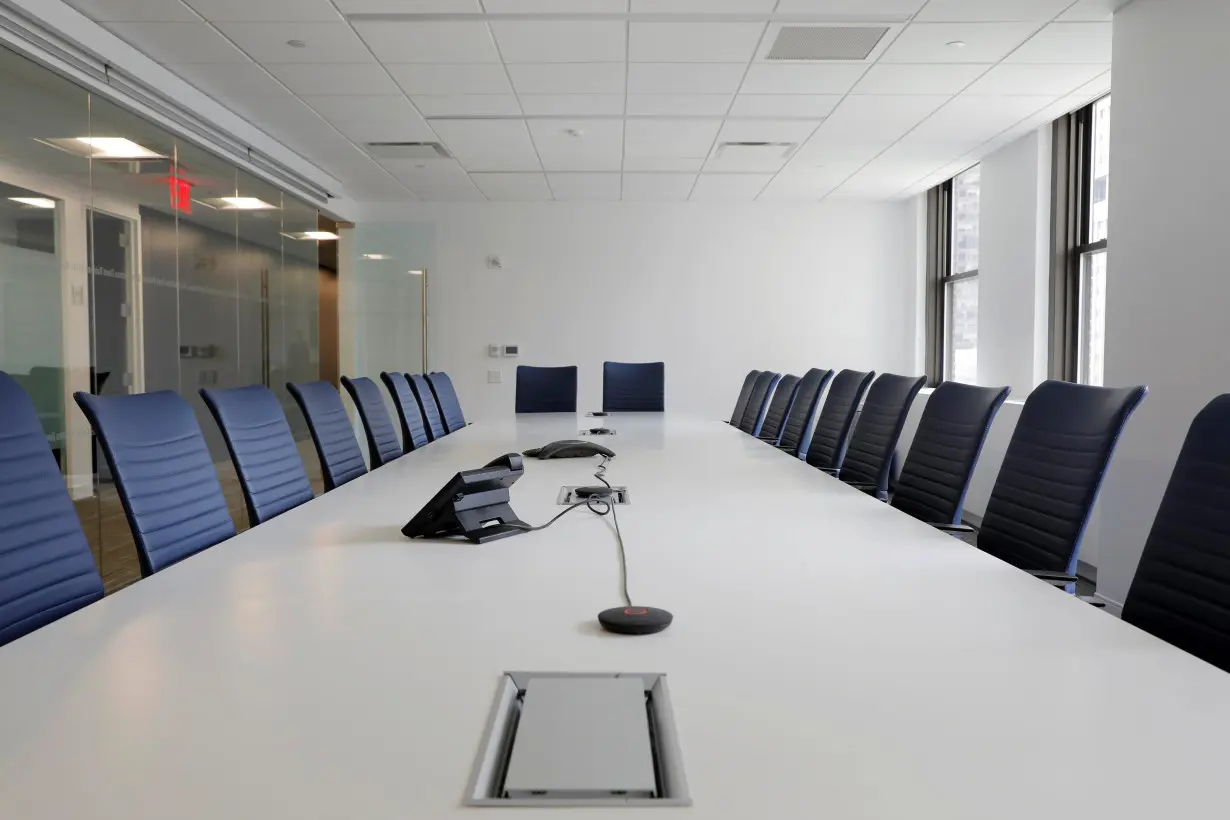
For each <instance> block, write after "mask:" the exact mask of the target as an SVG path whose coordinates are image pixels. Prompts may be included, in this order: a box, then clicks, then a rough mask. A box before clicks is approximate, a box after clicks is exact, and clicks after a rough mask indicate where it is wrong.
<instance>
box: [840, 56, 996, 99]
mask: <svg viewBox="0 0 1230 820" xmlns="http://www.w3.org/2000/svg"><path fill="white" fill-rule="evenodd" d="M990 67H991V66H990V65H989V64H986V63H922V64H917V65H911V64H908V63H880V64H878V65H873V66H872V67H871V69H870V70H869V71H868V72H867V75H866V76H865V77H863V79H861V80H859V82H858V85H856V86H854V90H853V91H851V92H850V93H851V94H959V93H961V91H962V90H963V89H964V88H965V87H966V86H967V85H969V84H970V83H972V82H973V81H974V80H976V79H978V77H979V76H980V75H981V74H983V73H984V72H985V71H986V70H987V69H988V68H990Z"/></svg>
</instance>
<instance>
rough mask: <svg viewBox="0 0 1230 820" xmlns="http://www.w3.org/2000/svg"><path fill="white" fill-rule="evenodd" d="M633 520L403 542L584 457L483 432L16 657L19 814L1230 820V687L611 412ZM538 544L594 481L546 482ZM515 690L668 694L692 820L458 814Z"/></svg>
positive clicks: (27, 646) (3, 731)
mask: <svg viewBox="0 0 1230 820" xmlns="http://www.w3.org/2000/svg"><path fill="white" fill-rule="evenodd" d="M610 424H611V426H613V427H615V428H616V429H617V430H618V431H619V434H618V435H616V436H614V437H609V438H603V439H600V441H601V442H602V443H604V444H606V445H608V446H610V447H611V448H612V449H614V450H615V451H616V452H617V453H618V454H619V455H618V457H617V458H616V459H615V460H614V461H613V462H612V464H611V466H610V470H609V473H608V478H609V479H610V480H611V481H612V482H614V483H617V484H627V485H628V486H629V487H630V490H631V495H632V504H631V505H630V506H628V507H624V508H621V512H620V523H621V525H622V527H623V531H624V536H625V540H626V543H627V549H628V560H629V564H630V571H631V576H630V578H631V592H632V596H633V599H634V600H635V601H636V602H637V603H643V604H648V605H653V606H661V607H666V608H668V609H670V610H672V611H673V612H674V613H675V618H676V620H675V623H674V625H673V626H671V627H670V629H668V630H667V631H666V632H663V633H661V634H659V635H655V636H648V637H624V636H613V635H608V634H605V633H602V632H601V631H599V629H598V627H597V625H596V623H595V620H594V617H595V615H596V614H597V613H598V611H599V610H601V609H604V608H606V607H610V606H615V605H618V604H619V603H620V600H619V592H618V565H617V556H616V548H615V541H614V537H613V534H612V532H611V530H610V529H609V524H608V521H607V520H606V519H603V518H599V517H597V516H594V515H592V514H590V513H588V512H587V511H585V510H580V509H579V510H576V511H575V512H573V513H570V514H569V515H568V516H567V517H565V518H564V519H563V520H561V521H560V522H559V523H557V524H556V525H555V526H554V527H552V528H551V529H549V530H546V531H543V532H537V533H532V534H527V535H523V536H517V537H514V538H509V539H505V540H501V541H496V542H493V543H490V544H486V545H482V546H476V545H471V544H469V543H457V544H447V543H427V542H420V541H415V542H412V541H408V540H406V539H404V538H403V537H402V536H401V535H400V532H399V531H400V528H401V526H402V525H403V524H404V523H405V522H406V520H407V519H408V518H409V517H410V515H411V514H412V513H413V512H414V511H415V510H417V509H418V508H419V506H420V505H421V504H422V503H423V502H424V501H425V500H426V499H427V498H429V497H430V496H431V495H432V493H434V492H435V491H436V490H437V489H438V488H439V487H440V486H441V484H442V483H443V482H444V481H445V480H446V479H447V478H448V477H449V476H450V475H451V474H452V473H454V472H455V471H456V470H458V469H464V468H472V467H477V466H481V465H482V464H484V463H485V462H486V461H488V460H490V459H491V458H493V457H495V456H497V455H499V454H501V453H504V452H507V451H510V450H514V449H516V450H520V449H524V448H526V447H530V446H534V445H538V444H542V443H545V442H547V441H549V440H552V439H557V438H565V437H575V434H576V430H577V428H578V426H579V422H578V420H577V419H575V418H574V417H571V416H569V417H564V418H561V417H558V416H549V417H539V418H527V417H522V418H521V419H519V420H518V421H517V422H516V423H515V424H514V422H513V421H511V420H510V421H508V422H506V423H503V424H500V423H484V424H479V425H475V426H473V427H470V428H468V429H466V430H463V431H461V432H459V433H456V434H454V435H452V436H449V437H448V438H446V439H444V440H443V441H441V442H437V443H435V444H432V445H430V446H429V447H427V448H426V449H424V450H422V451H420V452H417V453H413V454H411V455H409V456H407V457H405V458H402V459H399V460H398V461H396V462H394V463H392V464H390V465H388V466H386V467H384V468H381V469H380V470H377V471H376V472H374V473H373V474H371V475H370V476H367V477H365V478H362V479H359V480H357V481H355V482H353V483H351V484H349V485H346V486H345V487H342V488H341V489H339V490H337V491H335V492H333V493H330V494H328V495H327V496H324V497H322V498H320V499H317V500H315V501H313V502H311V503H309V504H307V505H306V506H304V507H301V508H300V509H298V510H296V511H294V512H292V513H290V514H287V515H285V516H283V517H281V518H278V519H275V520H274V521H272V522H270V523H267V524H263V525H261V526H260V527H257V528H256V529H255V530H253V531H250V532H247V533H245V534H243V535H240V536H239V537H237V538H235V539H233V540H231V541H229V542H227V543H225V544H222V545H219V546H218V547H215V548H213V549H211V550H209V551H207V552H206V553H204V554H202V555H199V556H197V557H194V558H192V559H189V560H188V561H186V562H184V563H182V564H180V565H177V566H174V567H172V568H170V569H168V570H166V571H164V572H161V573H159V574H158V575H157V576H155V577H153V578H151V579H147V580H144V581H141V582H140V583H138V584H136V585H135V586H133V587H130V588H129V589H126V590H124V591H123V592H120V593H119V594H117V595H114V596H111V597H109V598H107V599H105V600H104V601H102V602H100V603H98V604H95V605H94V606H91V607H89V608H87V609H85V610H83V611H82V612H79V613H77V614H75V615H73V616H70V617H69V618H67V619H64V620H62V621H60V622H58V623H56V624H53V625H51V626H49V627H47V628H45V629H43V630H41V631H39V632H38V633H36V634H34V635H32V636H29V637H27V638H24V639H22V640H19V641H17V642H16V643H14V644H11V645H9V646H8V647H5V648H3V649H0V817H3V818H5V820H68V819H69V818H71V819H72V820H90V819H92V818H125V820H145V819H146V818H149V819H150V820H170V819H172V818H173V819H174V820H204V818H210V819H211V820H213V819H214V818H261V820H283V819H285V820H309V818H321V819H322V820H323V819H324V818H330V819H332V818H339V819H340V818H345V819H346V820H360V818H371V819H373V820H375V819H376V818H380V819H382V820H383V818H444V817H451V816H459V815H461V814H463V813H464V814H466V815H473V816H476V817H483V816H484V815H483V813H484V812H507V811H515V812H516V817H517V818H518V820H537V819H538V818H560V817H564V816H577V817H584V818H587V820H591V819H592V820H605V818H629V817H632V816H644V817H660V816H662V815H661V814H659V812H666V813H671V812H686V813H688V814H689V815H690V816H696V817H705V818H731V820H734V819H735V818H738V820H745V819H747V818H808V820H814V819H815V818H843V820H849V819H851V818H902V819H903V820H907V819H908V820H920V819H922V820H956V819H957V818H971V820H975V819H976V820H991V819H994V820H1017V819H1018V818H1019V820H1038V818H1054V817H1064V818H1067V817H1072V818H1089V817H1106V818H1109V820H1126V819H1127V818H1150V820H1153V818H1158V817H1168V818H1187V817H1213V816H1224V814H1225V812H1226V811H1228V810H1230V809H1227V806H1228V805H1230V797H1227V792H1226V787H1225V780H1226V756H1225V751H1226V748H1227V742H1228V738H1230V675H1227V674H1225V673H1223V672H1221V671H1219V670H1217V669H1214V668H1213V667H1211V666H1208V665H1206V664H1204V663H1203V662H1201V661H1198V660H1196V659H1194V658H1192V657H1190V656H1188V655H1186V654H1184V653H1182V652H1180V651H1178V650H1176V649H1174V648H1172V647H1170V646H1168V645H1166V644H1164V643H1162V642H1160V641H1157V640H1155V639H1153V638H1152V637H1150V636H1148V635H1146V634H1144V633H1142V632H1140V631H1138V630H1136V629H1135V628H1133V627H1131V626H1128V625H1126V624H1123V623H1121V622H1119V621H1118V620H1116V619H1115V618H1113V617H1111V616H1110V615H1107V614H1106V613H1104V612H1100V611H1098V610H1095V609H1093V608H1092V607H1089V606H1087V605H1085V604H1082V603H1080V602H1078V601H1076V600H1074V599H1072V598H1070V597H1068V596H1065V595H1064V594H1062V593H1061V592H1059V591H1056V590H1054V589H1052V588H1051V587H1049V586H1048V585H1046V584H1044V583H1041V582H1039V581H1035V580H1033V579H1031V578H1028V577H1027V576H1025V575H1024V574H1022V573H1020V572H1017V571H1016V570H1013V569H1011V568H1009V567H1008V566H1006V565H1003V564H1001V563H999V562H998V561H996V560H994V559H992V558H990V557H988V556H985V555H983V554H981V553H979V552H978V551H977V550H975V549H973V548H971V547H969V546H966V545H963V544H961V543H960V542H958V541H956V540H954V539H952V538H950V537H948V536H945V535H942V534H940V533H938V532H935V531H933V530H931V529H930V528H928V527H927V526H925V525H923V524H921V523H919V522H917V521H914V520H912V519H910V518H908V517H906V516H904V515H901V514H899V513H897V512H896V511H894V510H892V509H890V508H888V507H887V506H885V505H883V504H881V503H879V502H877V501H875V500H873V499H871V498H869V497H867V496H864V495H862V494H860V493H858V492H855V491H854V490H851V489H849V488H847V487H844V486H842V485H841V484H840V483H839V482H837V481H835V480H833V479H831V478H829V477H827V476H824V475H822V474H820V473H819V472H817V471H816V470H814V469H812V468H811V467H809V466H807V465H806V464H804V463H802V462H799V461H797V460H792V459H791V458H789V457H788V456H785V455H782V454H780V453H778V452H776V451H774V450H773V449H771V448H770V447H768V446H766V445H764V444H761V443H759V442H756V441H754V440H752V439H751V438H749V437H748V436H746V435H744V434H742V433H740V432H738V431H737V430H735V429H733V428H729V427H727V426H726V425H723V424H721V423H719V422H713V421H697V420H683V419H677V418H673V417H668V418H665V419H663V418H662V417H660V416H643V417H636V416H616V417H613V418H612V419H611V420H610ZM526 466H527V470H526V474H525V476H524V477H523V478H522V479H521V480H520V481H519V482H518V483H517V484H516V485H515V486H514V487H513V490H512V497H513V505H514V508H515V509H516V510H517V512H518V513H519V514H520V515H521V516H522V517H523V518H525V519H526V520H528V521H530V522H533V523H541V522H544V521H546V520H547V518H548V517H549V516H551V515H552V514H554V513H555V512H556V511H558V509H559V508H558V507H556V506H555V503H554V502H555V497H556V493H557V491H558V489H559V487H560V486H561V485H563V484H583V483H591V482H590V476H591V473H592V472H593V468H594V466H596V459H595V460H587V461H579V460H565V461H553V462H538V461H527V465H526ZM505 670H536V671H537V670H569V671H631V672H665V673H667V674H668V675H669V681H670V687H671V694H672V700H673V702H674V706H675V711H676V719H677V722H678V726H679V730H680V744H681V747H682V753H683V759H684V764H685V767H686V773H687V777H688V780H689V785H690V788H691V793H692V798H693V802H694V805H693V806H692V807H691V808H690V809H663V808H651V809H650V808H647V809H628V808H619V809H592V808H587V809H515V810H509V809H481V808H465V807H463V806H462V805H461V801H462V799H463V796H464V791H465V787H466V784H467V780H468V777H469V775H470V770H471V765H472V763H473V761H474V757H475V753H476V751H477V749H478V745H479V742H480V738H481V734H482V730H483V723H484V720H485V718H486V717H487V715H488V710H489V707H490V706H491V703H492V699H493V697H494V695H495V692H496V688H497V685H498V684H499V680H500V674H501V673H502V672H503V671H505Z"/></svg>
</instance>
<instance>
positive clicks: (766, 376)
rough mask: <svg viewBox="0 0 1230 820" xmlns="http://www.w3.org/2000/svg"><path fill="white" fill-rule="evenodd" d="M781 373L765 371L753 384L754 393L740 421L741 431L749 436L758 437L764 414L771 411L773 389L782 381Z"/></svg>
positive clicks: (750, 396)
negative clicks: (757, 431)
mask: <svg viewBox="0 0 1230 820" xmlns="http://www.w3.org/2000/svg"><path fill="white" fill-rule="evenodd" d="M781 377H782V374H781V373H773V372H772V371H769V370H765V371H763V372H762V373H760V374H759V375H757V376H756V381H754V382H752V392H751V395H749V396H748V398H747V407H746V409H744V411H743V418H741V419H740V420H739V429H740V430H742V431H743V432H745V433H747V434H749V435H753V436H754V435H756V430H757V428H759V427H760V424H761V422H762V421H763V420H764V414H765V412H766V411H767V410H768V409H769V399H771V398H772V397H773V388H774V387H776V386H777V382H778V381H779V380H780V379H781Z"/></svg>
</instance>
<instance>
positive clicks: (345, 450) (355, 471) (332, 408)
mask: <svg viewBox="0 0 1230 820" xmlns="http://www.w3.org/2000/svg"><path fill="white" fill-rule="evenodd" d="M286 389H287V390H289V391H290V394H291V395H292V396H294V397H295V401H296V402H298V404H299V409H300V410H302V411H303V417H304V418H305V419H307V424H308V431H309V432H311V434H312V443H313V444H315V445H316V455H317V456H318V457H319V458H320V472H321V473H322V476H323V478H324V484H325V492H329V491H330V490H333V489H336V488H338V487H340V486H342V485H343V484H345V483H346V482H347V481H353V480H354V479H356V478H358V477H359V476H361V475H364V474H365V473H366V472H367V465H366V464H364V463H363V451H362V450H360V449H359V441H358V439H356V438H355V436H354V428H353V427H351V426H350V416H348V415H346V408H345V407H344V406H343V405H342V397H341V395H340V394H339V393H338V392H337V388H335V387H334V386H333V385H331V384H329V383H328V382H306V383H304V384H293V383H288V384H287V385H286Z"/></svg>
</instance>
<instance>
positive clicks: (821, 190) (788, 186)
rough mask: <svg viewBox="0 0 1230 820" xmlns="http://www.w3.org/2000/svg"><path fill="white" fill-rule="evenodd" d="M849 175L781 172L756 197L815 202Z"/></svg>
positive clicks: (770, 200)
mask: <svg viewBox="0 0 1230 820" xmlns="http://www.w3.org/2000/svg"><path fill="white" fill-rule="evenodd" d="M849 176H850V173H849V172H845V173H828V174H825V173H819V172H818V173H815V174H806V175H804V174H786V173H784V172H783V173H781V174H778V175H777V176H776V177H774V178H773V181H772V182H770V183H769V184H768V185H767V186H766V187H765V189H764V190H763V191H761V192H760V196H758V197H756V199H757V201H759V202H815V201H817V200H820V199H823V198H824V197H825V196H827V195H828V193H829V192H830V191H832V190H833V189H834V188H836V187H837V186H838V185H840V184H841V183H842V182H844V181H845V180H846V178H847V177H849Z"/></svg>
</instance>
